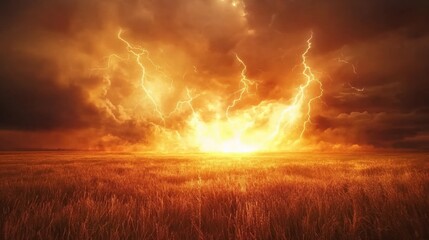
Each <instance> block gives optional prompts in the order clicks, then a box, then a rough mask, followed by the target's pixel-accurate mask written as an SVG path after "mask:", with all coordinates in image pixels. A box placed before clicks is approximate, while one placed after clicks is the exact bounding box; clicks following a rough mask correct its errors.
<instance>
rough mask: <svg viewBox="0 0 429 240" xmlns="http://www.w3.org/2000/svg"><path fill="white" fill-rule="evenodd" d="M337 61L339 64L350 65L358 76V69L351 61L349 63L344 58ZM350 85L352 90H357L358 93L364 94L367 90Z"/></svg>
mask: <svg viewBox="0 0 429 240" xmlns="http://www.w3.org/2000/svg"><path fill="white" fill-rule="evenodd" d="M337 61H338V62H340V63H344V64H348V65H350V66H351V68H352V70H353V73H354V74H355V75H358V72H357V67H356V66H355V65H354V64H353V63H351V62H349V61H347V60H345V59H343V58H337ZM348 85H349V87H350V88H351V89H353V90H355V91H356V92H364V91H365V88H357V87H354V86H353V85H352V84H351V83H350V82H349V83H348Z"/></svg>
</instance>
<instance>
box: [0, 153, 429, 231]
mask: <svg viewBox="0 0 429 240" xmlns="http://www.w3.org/2000/svg"><path fill="white" fill-rule="evenodd" d="M428 170H429V165H428V161H427V156H426V155H424V154H398V153H397V154H380V153H378V154H359V155H353V154H318V155H317V156H316V155H314V154H303V153H301V154H250V155H248V154H247V155H246V154H238V155H225V154H219V155H211V154H194V155H172V154H170V155H168V154H166V155H148V154H136V153H134V154H132V153H128V154H126V153H121V154H114V153H104V154H102V153H90V152H63V153H58V152H39V153H2V154H1V155H0V177H1V179H2V181H0V208H1V211H0V224H1V225H0V226H2V228H1V230H2V236H3V237H4V238H5V239H34V238H42V239H51V238H53V239H427V237H429V232H428V228H427V223H428V220H429V219H428V216H429V207H428V206H429V200H428V198H427V197H426V196H427V195H428V193H429V192H428V191H429V188H428V186H429V175H428Z"/></svg>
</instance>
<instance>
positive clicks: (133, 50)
mask: <svg viewBox="0 0 429 240" xmlns="http://www.w3.org/2000/svg"><path fill="white" fill-rule="evenodd" d="M122 33H123V30H122V29H120V30H119V32H118V35H117V37H118V39H119V40H121V41H122V42H123V43H124V44H125V45H126V46H127V51H128V52H129V53H130V54H132V55H133V56H134V57H135V59H136V62H137V64H138V66H139V67H140V70H141V76H140V86H141V88H142V89H143V91H144V93H145V94H146V96H147V98H148V99H149V100H150V102H151V103H152V105H153V107H154V109H155V112H156V113H157V114H158V116H159V118H160V119H161V121H162V123H163V125H165V117H164V114H163V113H162V112H161V110H160V107H159V105H158V103H157V102H156V100H155V98H154V96H153V95H152V94H151V92H150V91H149V90H148V89H147V88H146V84H145V82H146V68H145V66H144V65H143V63H142V60H141V59H142V56H146V59H147V60H148V61H149V62H150V63H152V64H153V65H154V66H155V68H156V69H157V70H159V69H160V66H158V65H156V64H155V63H154V62H153V61H152V59H151V58H150V57H149V51H147V50H146V49H144V48H141V47H138V46H133V45H131V44H130V43H129V42H128V41H127V40H125V39H124V38H123V37H122Z"/></svg>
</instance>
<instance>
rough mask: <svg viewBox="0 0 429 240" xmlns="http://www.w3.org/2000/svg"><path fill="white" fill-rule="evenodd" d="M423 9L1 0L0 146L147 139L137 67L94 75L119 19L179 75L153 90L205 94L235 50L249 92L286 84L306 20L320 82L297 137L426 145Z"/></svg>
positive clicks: (220, 86)
mask: <svg viewBox="0 0 429 240" xmlns="http://www.w3.org/2000/svg"><path fill="white" fill-rule="evenodd" d="M428 18H429V2H428V1H426V0H411V1H403V0H348V1H344V0H326V1H320V0H244V1H230V0H224V1H222V0H187V1H179V0H177V1H174V0H127V1H120V0H112V1H101V0H55V1H54V0H36V1H27V0H5V1H2V3H0V46H1V47H0V149H3V150H7V149H38V148H49V149H56V148H65V149H116V148H117V147H118V146H133V145H137V144H138V145H145V144H150V142H151V141H156V139H153V137H151V136H152V135H153V132H154V131H155V130H154V129H153V128H152V127H151V124H150V121H149V120H150V119H148V118H146V117H139V118H137V117H135V116H140V115H142V116H146V115H145V112H148V111H152V110H151V109H149V107H148V106H147V104H146V105H145V104H144V103H142V104H138V103H137V102H138V101H137V100H136V99H138V98H139V95H138V94H137V93H136V92H135V83H134V82H132V81H131V79H133V78H135V77H136V76H137V73H136V72H135V71H137V70H135V69H134V70H133V69H132V68H128V65H127V63H117V64H118V66H117V67H116V71H112V72H110V74H111V75H110V77H111V78H109V80H108V84H107V85H106V71H104V70H105V68H106V66H108V65H109V58H108V56H111V54H118V56H119V57H120V58H119V57H118V59H116V60H115V61H116V62H120V60H121V59H122V57H123V58H126V57H127V54H128V53H127V52H126V50H124V44H123V42H121V41H120V40H119V39H118V37H117V34H118V31H119V30H120V29H123V32H124V36H126V37H127V39H129V41H130V42H133V43H136V44H139V46H140V45H141V46H144V48H145V49H147V50H148V52H150V54H151V55H150V56H151V60H152V59H153V60H154V62H156V64H158V63H159V64H160V65H162V69H163V70H162V72H161V70H159V69H160V68H158V67H157V65H155V64H154V66H155V67H151V68H150V69H149V70H152V72H149V76H150V74H152V75H154V76H161V77H162V78H163V81H164V82H171V85H172V86H173V85H174V87H175V88H177V89H182V90H180V91H174V92H173V93H174V94H170V96H168V97H169V98H168V99H164V101H165V102H175V101H178V100H180V99H181V97H183V94H185V93H184V89H185V88H184V86H185V85H186V87H189V88H191V89H200V90H201V89H202V90H201V91H202V92H205V90H206V89H210V91H208V92H209V93H207V95H206V96H207V98H206V99H216V98H217V97H218V98H223V97H226V96H229V95H228V94H227V93H228V92H230V90H231V89H236V88H237V87H239V86H238V85H237V84H238V83H237V77H238V78H239V75H240V65H239V64H237V61H236V57H235V56H236V54H237V55H239V56H240V58H241V59H243V61H244V62H245V63H246V65H247V75H248V77H249V78H251V79H255V80H256V81H257V82H258V88H257V90H255V91H256V99H257V100H255V101H258V99H259V100H261V99H279V98H282V97H288V96H291V95H292V94H293V92H294V91H295V89H296V88H297V86H299V84H300V77H299V75H300V72H299V71H297V70H296V66H297V64H299V63H300V61H301V59H300V57H301V54H302V52H303V50H305V47H306V45H305V43H306V40H307V39H308V37H309V35H310V34H311V33H313V39H312V49H311V52H309V55H308V59H309V62H310V64H311V66H312V69H313V71H314V72H315V73H316V74H317V76H318V78H319V79H320V81H321V82H322V83H323V88H324V94H323V96H322V98H321V99H320V101H318V102H317V103H316V104H315V105H314V107H313V111H312V117H311V119H312V124H311V125H310V126H309V129H308V131H307V132H306V135H305V136H306V138H307V139H308V143H309V144H313V145H315V146H318V147H317V148H316V149H335V148H339V147H341V146H352V147H353V146H362V147H364V148H365V147H367V148H370V149H416V150H419V149H428V148H429V101H428V100H429V98H428V93H429V82H428V81H429V79H428V78H429V71H428V67H429V35H428V33H429V27H428V22H429V19H428ZM124 61H125V60H124ZM148 64H149V65H150V64H152V63H150V62H149V63H148ZM124 69H131V70H128V71H125V70H124ZM167 75H168V76H167ZM149 80H150V79H149ZM106 86H108V87H109V92H108V93H107V92H106ZM180 86H181V87H180ZM159 87H161V88H165V89H167V88H169V86H168V85H165V86H164V85H162V86H159ZM185 96H186V95H185ZM209 97H210V98H209ZM106 99H108V101H107V100H106ZM200 99H202V98H200ZM211 101H212V100H198V101H197V102H196V103H195V104H196V107H198V104H199V105H209V104H210V103H211ZM252 103H253V102H248V104H252ZM173 105H174V104H172V106H173ZM112 106H115V107H112ZM119 106H120V107H119ZM172 106H168V105H166V106H165V108H166V109H168V108H171V107H172ZM239 107H240V106H239ZM124 109H133V111H131V112H133V113H135V115H133V116H130V115H129V114H125V113H124V111H125V110H124ZM177 122H179V123H180V119H177ZM179 123H178V124H179ZM175 127H177V128H179V127H178V126H175ZM118 149H120V148H118Z"/></svg>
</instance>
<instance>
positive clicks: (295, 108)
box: [270, 32, 323, 140]
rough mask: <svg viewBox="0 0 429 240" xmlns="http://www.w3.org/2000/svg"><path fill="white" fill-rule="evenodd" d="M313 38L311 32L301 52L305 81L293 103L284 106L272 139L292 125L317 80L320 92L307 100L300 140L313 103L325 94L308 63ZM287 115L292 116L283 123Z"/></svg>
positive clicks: (309, 118)
mask: <svg viewBox="0 0 429 240" xmlns="http://www.w3.org/2000/svg"><path fill="white" fill-rule="evenodd" d="M312 39H313V32H311V34H310V37H309V38H308V39H307V48H306V49H305V51H304V52H303V53H302V54H301V65H302V67H303V71H302V74H303V76H304V78H305V83H304V84H301V85H300V86H299V88H298V92H297V94H296V95H295V97H294V99H293V101H292V104H290V105H289V106H287V107H286V108H284V109H283V111H282V112H281V114H280V117H279V119H278V120H277V124H276V127H275V130H274V131H273V132H272V134H271V137H270V139H274V138H276V137H277V136H278V135H279V133H280V130H281V129H283V128H284V127H285V126H288V125H290V123H291V122H293V121H294V118H295V117H296V115H297V113H299V111H300V109H301V108H302V106H303V105H304V100H305V98H306V91H308V88H309V87H310V86H311V84H312V83H313V82H316V83H317V84H319V88H320V92H319V94H318V95H317V96H315V97H312V98H310V100H309V101H308V102H307V111H306V120H305V121H304V123H303V125H302V130H301V133H300V135H299V139H298V140H301V139H302V136H303V135H304V132H305V131H306V129H307V125H308V124H309V123H311V105H312V103H313V102H314V101H315V100H316V99H319V98H320V97H322V95H323V85H322V83H321V82H320V81H319V80H318V79H317V78H316V77H315V75H314V74H313V72H312V70H311V67H310V66H309V65H308V63H307V54H308V53H309V51H310V49H311V47H312ZM286 116H290V118H289V119H288V121H287V122H286V123H283V122H284V118H285V117H286Z"/></svg>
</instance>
